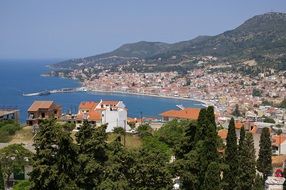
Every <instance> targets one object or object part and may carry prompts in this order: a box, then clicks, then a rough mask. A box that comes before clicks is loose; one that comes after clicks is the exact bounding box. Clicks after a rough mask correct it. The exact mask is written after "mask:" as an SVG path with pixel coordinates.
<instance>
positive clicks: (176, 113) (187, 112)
mask: <svg viewBox="0 0 286 190" xmlns="http://www.w3.org/2000/svg"><path fill="white" fill-rule="evenodd" d="M200 110H201V109H199V108H185V109H183V110H169V111H166V112H163V113H161V114H160V115H161V116H163V117H172V118H178V119H190V120H197V119H198V117H199V113H200Z"/></svg>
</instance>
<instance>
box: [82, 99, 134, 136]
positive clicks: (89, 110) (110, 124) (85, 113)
mask: <svg viewBox="0 0 286 190" xmlns="http://www.w3.org/2000/svg"><path fill="white" fill-rule="evenodd" d="M84 119H87V120H88V121H89V122H90V123H91V124H93V125H96V126H100V125H103V124H107V129H106V132H112V131H113V130H114V128H116V127H122V128H124V129H125V130H126V131H128V130H130V127H129V126H128V125H127V108H126V106H125V104H124V103H123V102H122V101H103V100H100V102H99V103H97V102H81V103H80V105H79V111H78V114H77V123H78V125H80V124H81V123H82V121H83V120H84Z"/></svg>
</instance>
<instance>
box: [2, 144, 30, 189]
mask: <svg viewBox="0 0 286 190" xmlns="http://www.w3.org/2000/svg"><path fill="white" fill-rule="evenodd" d="M31 157H32V153H31V152H30V151H29V150H27V149H25V148H24V147H23V146H22V145H21V144H11V145H9V146H7V147H4V148H2V149H0V165H1V166H2V172H3V175H4V179H5V184H7V183H8V181H9V178H10V176H11V175H12V173H14V172H23V171H24V167H25V166H28V165H30V164H31Z"/></svg>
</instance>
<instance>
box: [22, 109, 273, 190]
mask: <svg viewBox="0 0 286 190" xmlns="http://www.w3.org/2000/svg"><path fill="white" fill-rule="evenodd" d="M267 131H268V130H267ZM115 132H116V133H115ZM123 132H124V131H122V129H115V130H114V133H112V134H107V133H106V126H100V127H93V126H91V125H90V124H89V123H88V122H87V121H84V122H83V126H82V127H81V128H80V130H79V132H78V133H77V134H76V139H75V140H76V141H75V142H74V141H73V140H72V139H71V137H70V134H69V132H68V131H66V130H65V129H63V128H62V127H61V126H59V125H57V124H56V123H55V121H53V120H47V121H44V122H43V123H42V124H41V126H40V131H39V132H38V134H37V135H36V137H35V149H36V154H35V155H34V158H33V160H34V162H33V171H32V172H31V178H30V184H28V183H27V186H30V189H43V190H45V189H51V188H53V189H87V190H89V189H90V190H94V189H96V190H97V189H98V190H101V189H127V190H135V189H136V190H137V189H139V190H145V189H150V190H153V189H154V190H155V189H162V190H163V189H172V187H173V181H172V179H173V178H175V177H180V188H181V189H186V190H191V189H194V190H211V189H214V190H221V189H237V190H244V189H259V188H260V187H263V180H261V178H259V176H256V165H257V169H258V170H259V171H261V172H262V173H263V174H268V173H269V172H270V171H271V143H270V168H269V167H268V166H269V159H268V158H269V149H268V148H269V147H268V146H269V142H270V136H269V131H268V136H267V133H265V129H263V133H262V136H261V142H260V147H262V148H261V152H260V153H259V160H258V163H257V164H256V161H255V149H254V143H253V137H252V135H251V134H250V133H247V132H245V130H244V128H243V127H242V128H241V132H240V135H241V136H240V140H239V145H237V137H236V133H235V126H234V119H233V118H232V119H231V121H230V124H229V129H228V135H227V144H226V148H225V154H224V155H220V154H219V152H218V150H220V148H221V146H220V143H219V142H220V141H219V139H218V136H217V127H216V123H215V117H214V109H213V107H208V108H204V109H202V110H201V112H200V114H199V119H198V121H197V122H191V121H176V120H174V121H171V122H169V123H166V124H165V125H164V126H163V127H162V128H161V129H159V130H158V131H152V128H151V127H150V126H149V125H147V124H143V125H141V126H139V127H138V134H139V135H138V136H136V135H135V136H136V137H137V138H140V141H141V143H142V144H141V146H138V147H137V148H136V149H130V148H128V147H127V146H126V147H125V146H124V144H123V143H122V139H121V138H120V135H121V134H122V133H123ZM126 136H127V137H128V136H131V135H130V134H129V135H128V134H126ZM263 139H264V140H263ZM265 142H267V143H265ZM265 144H267V146H266V145H265ZM266 154H268V156H266ZM173 156H175V157H176V159H175V160H174V159H173ZM266 157H267V158H266ZM264 169H265V170H264ZM24 185H25V184H23V186H24Z"/></svg>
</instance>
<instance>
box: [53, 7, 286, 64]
mask: <svg viewBox="0 0 286 190" xmlns="http://www.w3.org/2000/svg"><path fill="white" fill-rule="evenodd" d="M174 56H175V57H174ZM201 56H214V57H216V58H217V60H218V61H220V62H221V61H227V62H229V63H240V62H243V61H247V60H255V61H256V62H257V63H258V64H259V65H262V66H263V65H266V66H268V65H270V66H271V67H275V68H278V69H286V14H285V13H275V12H271V13H266V14H262V15H258V16H254V17H253V18H251V19H249V20H247V21H245V22H244V23H243V24H242V25H240V26H239V27H237V28H235V29H233V30H230V31H226V32H224V33H222V34H219V35H216V36H199V37H197V38H195V39H192V40H188V41H183V42H177V43H174V44H168V43H162V42H145V41H141V42H137V43H131V44H125V45H122V46H121V47H119V48H118V49H116V50H114V51H112V52H109V53H105V54H100V55H96V56H91V57H86V58H80V59H73V60H67V61H64V62H61V63H58V64H55V65H53V66H54V67H55V68H78V67H89V66H95V65H106V64H107V65H124V64H127V63H129V65H130V66H131V67H132V64H130V63H136V65H137V66H138V64H139V65H141V66H142V67H144V65H146V64H147V66H148V67H149V65H150V64H152V70H156V69H157V68H161V69H162V67H164V66H166V67H167V66H170V65H172V66H173V67H174V69H176V68H177V66H178V65H180V63H182V60H183V61H184V60H185V62H188V60H189V61H190V60H191V59H190V58H192V57H201ZM190 62H191V61H190ZM148 64H149V65H148ZM176 64H177V65H176ZM154 65H155V66H154ZM175 66H176V67H175Z"/></svg>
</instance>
